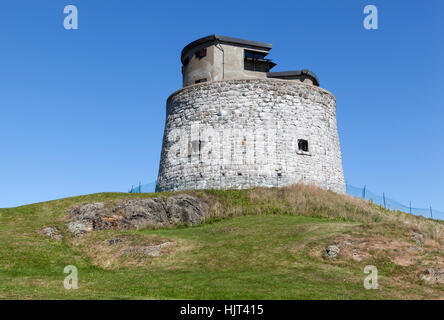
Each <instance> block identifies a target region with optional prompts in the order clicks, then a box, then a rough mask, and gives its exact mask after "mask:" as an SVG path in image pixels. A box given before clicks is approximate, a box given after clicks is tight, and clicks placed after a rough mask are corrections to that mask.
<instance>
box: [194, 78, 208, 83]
mask: <svg viewBox="0 0 444 320" xmlns="http://www.w3.org/2000/svg"><path fill="white" fill-rule="evenodd" d="M201 82H207V78H203V79H199V80H196V81H195V82H194V83H201Z"/></svg>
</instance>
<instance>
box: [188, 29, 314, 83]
mask: <svg viewBox="0 0 444 320" xmlns="http://www.w3.org/2000/svg"><path fill="white" fill-rule="evenodd" d="M271 48H272V45H271V44H270V43H265V42H258V41H250V40H244V39H238V38H231V37H225V36H221V35H217V34H214V35H210V36H207V37H203V38H200V39H197V40H195V41H193V42H191V43H189V44H188V45H186V46H185V48H183V50H182V53H181V61H182V75H183V86H184V87H186V86H188V85H191V84H195V83H202V82H211V81H220V80H242V79H263V78H275V79H284V80H289V81H299V82H304V83H307V84H312V85H315V86H319V81H318V79H317V77H316V75H315V74H314V73H313V72H311V71H309V70H294V71H283V72H271V71H270V70H271V69H272V68H273V67H274V66H276V63H274V62H273V61H271V60H270V59H267V58H266V56H267V55H268V53H269V52H270V50H271Z"/></svg>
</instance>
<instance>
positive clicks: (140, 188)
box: [139, 181, 142, 193]
mask: <svg viewBox="0 0 444 320" xmlns="http://www.w3.org/2000/svg"><path fill="white" fill-rule="evenodd" d="M139 193H142V183H141V182H140V181H139Z"/></svg>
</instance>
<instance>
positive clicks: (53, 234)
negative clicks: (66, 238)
mask: <svg viewBox="0 0 444 320" xmlns="http://www.w3.org/2000/svg"><path fill="white" fill-rule="evenodd" d="M41 232H42V233H43V234H44V235H45V236H48V237H50V238H52V239H54V240H62V238H63V237H62V234H61V233H60V231H59V230H58V229H57V228H56V227H46V228H43V229H42V231H41Z"/></svg>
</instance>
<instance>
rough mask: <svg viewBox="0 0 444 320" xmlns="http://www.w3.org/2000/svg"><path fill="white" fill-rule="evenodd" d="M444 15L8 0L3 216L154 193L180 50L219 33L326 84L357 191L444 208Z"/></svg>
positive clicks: (421, 9) (1, 73)
mask: <svg viewBox="0 0 444 320" xmlns="http://www.w3.org/2000/svg"><path fill="white" fill-rule="evenodd" d="M68 4H74V5H76V6H77V7H78V10H79V29H78V30H70V31H68V30H65V29H64V28H63V19H64V17H65V15H64V14H63V8H64V6H65V5H68ZM367 4H374V5H376V6H377V7H378V9H379V30H377V31H368V30H365V29H364V28H363V24H362V21H363V19H364V14H363V9H364V7H365V5H367ZM443 15H444V4H443V1H438V0H437V1H401V0H398V1H395V0H391V1H387V0H366V1H360V0H348V1H345V0H343V1H337V0H322V1H321V0H317V1H314V0H310V1H309V0H307V1H296V0H292V1H259V0H254V1H225V2H223V1H212V0H206V1H180V2H179V1H177V2H171V1H142V0H138V1H111V0H106V1H104V0H94V1H91V0H82V1H74V0H66V1H64V0H52V1H49V0H46V1H44V0H40V1H35V0H32V1H31V0H29V1H22V0H15V1H3V2H2V4H1V6H0V49H1V50H0V152H1V153H0V154H1V156H0V207H10V206H17V205H22V204H28V203H33V202H38V201H45V200H51V199H56V198H61V197H66V196H74V195H80V194H87V193H93V192H102V191H127V190H128V189H129V188H130V187H131V185H132V184H137V183H138V181H139V180H142V182H143V183H148V182H152V181H154V180H155V179H156V177H157V170H158V164H159V158H160V149H161V142H162V135H163V128H164V121H165V101H166V98H167V97H168V96H169V95H170V94H171V93H172V92H173V91H175V90H177V89H179V88H180V87H181V72H180V67H181V65H180V60H179V55H180V51H181V49H182V48H183V47H184V46H185V45H186V44H187V43H189V42H191V41H193V40H195V39H197V38H199V37H202V36H206V35H210V34H214V33H218V34H222V35H227V36H232V37H239V38H245V39H250V40H257V41H264V42H271V43H272V44H273V50H272V51H271V53H270V55H269V57H270V58H272V59H274V61H275V62H277V63H278V65H277V67H275V69H273V71H280V70H292V69H301V68H309V69H311V70H312V71H314V72H315V73H316V74H317V75H318V77H319V79H320V83H321V86H322V87H324V88H326V89H327V90H329V91H331V92H332V93H333V94H334V95H335V96H336V99H337V119H338V125H339V135H340V139H341V148H342V157H343V165H344V172H345V177H346V180H347V181H348V182H349V183H351V184H354V185H358V186H361V185H364V184H366V185H367V186H368V188H370V189H371V190H373V191H377V192H382V191H385V192H386V194H388V195H390V196H391V197H392V198H395V199H397V200H400V201H403V202H406V203H408V201H409V200H412V201H413V205H414V206H428V205H429V204H432V205H433V206H434V207H435V208H436V209H441V210H444V186H443V183H444V165H443V164H444V142H443V141H444V90H443V89H444V88H443V84H444V62H443V57H444V42H443V41H444V37H443V31H444V22H443V21H444V19H443Z"/></svg>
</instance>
